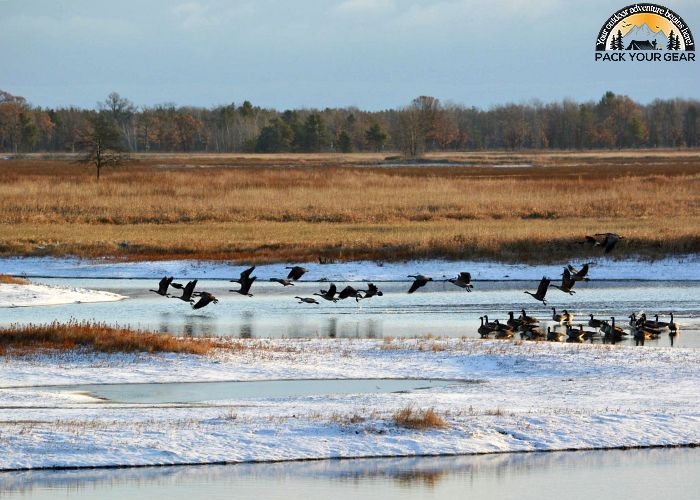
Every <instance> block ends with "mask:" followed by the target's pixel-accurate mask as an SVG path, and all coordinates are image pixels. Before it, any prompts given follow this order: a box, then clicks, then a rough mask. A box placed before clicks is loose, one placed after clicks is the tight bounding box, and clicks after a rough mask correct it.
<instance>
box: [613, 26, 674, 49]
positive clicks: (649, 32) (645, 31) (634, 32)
mask: <svg viewBox="0 0 700 500" xmlns="http://www.w3.org/2000/svg"><path fill="white" fill-rule="evenodd" d="M622 46H623V47H624V50H660V49H666V50H668V37H667V36H666V34H665V33H664V31H663V30H662V29H659V30H658V31H654V30H653V29H651V28H650V27H649V25H648V24H647V23H642V25H641V26H636V25H633V26H632V27H631V28H630V30H629V31H628V32H627V33H626V34H623V35H622ZM641 47H645V48H641ZM671 50H673V49H671Z"/></svg>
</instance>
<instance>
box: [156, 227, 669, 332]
mask: <svg viewBox="0 0 700 500" xmlns="http://www.w3.org/2000/svg"><path fill="white" fill-rule="evenodd" d="M621 239H623V237H622V236H619V235H617V234H615V233H600V234H596V235H595V236H586V238H585V240H584V241H581V242H579V243H580V244H585V245H589V246H592V247H601V248H602V249H603V251H604V253H609V252H610V251H611V250H612V249H613V248H614V247H615V245H616V244H617V242H618V241H619V240H621ZM590 265H591V263H585V264H583V266H581V269H576V268H575V267H573V266H572V265H568V266H567V267H565V268H564V271H563V273H562V274H561V276H562V279H561V284H559V285H551V286H552V287H554V288H557V289H559V290H561V291H562V292H564V293H567V294H569V295H573V294H575V293H576V292H575V291H574V290H573V288H574V285H576V283H578V282H579V281H590V278H588V271H589V269H590ZM285 269H289V270H290V271H289V274H287V277H286V278H270V281H272V282H276V283H279V284H281V285H282V286H285V287H287V286H294V282H295V281H298V280H299V279H300V278H301V277H302V276H303V275H304V274H306V273H307V272H308V269H306V268H304V267H301V266H290V267H286V268H285ZM253 271H255V266H252V267H250V268H248V269H246V270H244V271H242V272H241V273H240V276H239V277H238V278H237V279H232V280H230V281H231V282H232V283H238V284H239V285H240V288H238V289H237V290H229V291H230V292H234V293H238V294H240V295H244V296H247V297H252V296H253V294H252V293H250V289H251V287H252V286H253V283H254V282H255V280H256V279H257V277H256V276H252V274H253ZM408 277H409V278H413V282H412V283H411V286H410V288H409V289H408V293H414V292H415V291H416V290H418V289H419V288H421V287H424V286H425V285H426V284H428V282H430V281H433V278H432V277H430V276H424V275H422V274H410V275H408ZM445 281H448V282H450V283H452V284H454V285H455V286H458V287H460V288H462V289H464V290H466V291H467V292H471V291H472V289H473V288H474V285H472V283H471V274H470V273H468V272H460V273H459V274H458V275H457V276H456V277H455V278H450V279H447V280H445ZM551 281H552V280H551V279H550V278H547V277H542V280H541V281H540V284H539V286H538V287H537V291H536V292H535V293H532V292H528V291H525V293H526V294H528V295H530V296H532V297H533V298H534V299H535V300H538V301H540V302H542V304H544V305H547V301H546V298H545V297H546V295H547V292H548V290H549V288H550V284H551ZM196 286H197V280H196V279H195V280H192V281H190V282H188V283H187V284H186V285H184V286H183V285H182V284H180V283H173V277H167V276H165V277H163V279H161V280H160V283H159V286H158V290H150V291H151V292H155V293H157V294H158V295H161V296H164V297H170V298H176V299H179V300H182V301H184V302H187V303H188V304H190V305H191V306H192V308H193V309H201V308H203V307H206V306H207V305H209V304H211V303H214V304H216V303H218V300H217V298H216V297H215V296H214V295H213V294H212V293H210V292H206V291H201V292H199V291H198V292H196V291H195V287H196ZM170 287H172V288H175V289H179V290H182V294H181V295H180V296H173V295H170V294H169V293H168V289H169V288H170ZM313 295H314V296H318V297H320V298H321V299H323V300H327V301H329V302H334V303H335V302H338V301H339V300H344V299H347V298H354V299H355V301H359V300H360V299H368V298H371V297H375V296H378V297H381V296H382V295H383V293H382V291H381V290H379V289H378V288H377V286H376V285H375V284H373V283H367V288H366V289H355V288H354V287H352V286H350V285H348V286H346V287H345V288H343V289H342V290H341V291H340V292H339V291H338V289H337V287H336V285H335V283H331V284H330V285H329V286H328V288H327V289H325V290H324V289H322V290H320V291H319V292H317V293H314V294H313ZM195 298H196V299H198V300H195ZM295 298H296V299H298V300H299V304H319V302H318V300H317V299H316V298H315V297H300V296H296V297H295ZM521 313H522V314H521V315H520V317H518V318H516V317H515V315H514V313H513V312H512V311H511V312H509V313H508V315H509V319H508V320H507V321H506V322H505V323H501V322H500V321H499V320H496V321H494V322H490V321H489V318H488V316H482V317H481V318H479V319H480V320H481V326H480V327H479V329H478V332H479V334H480V335H481V337H482V338H489V337H490V335H492V334H493V335H494V336H495V338H501V339H508V338H512V337H513V335H514V334H515V333H516V332H519V333H520V337H521V338H522V339H527V340H545V339H546V340H549V341H562V340H567V341H569V342H583V341H584V340H593V339H595V338H601V339H602V340H603V341H604V342H611V343H615V342H618V341H620V340H623V339H624V338H625V337H627V336H628V335H629V334H632V336H633V338H634V340H635V342H636V344H637V345H644V341H645V340H650V339H654V338H658V336H659V335H660V334H661V333H662V332H663V331H668V332H669V335H670V337H671V345H673V339H674V338H675V337H676V336H677V335H678V331H679V327H678V323H676V322H675V321H674V319H673V314H671V319H670V321H668V322H663V321H659V316H658V315H656V319H655V321H650V320H648V319H647V317H646V314H642V315H641V316H640V317H639V318H637V317H636V315H635V314H632V315H630V321H629V327H630V332H629V333H628V332H626V331H625V330H623V329H622V328H620V327H619V326H616V325H615V318H614V317H611V318H610V320H611V321H607V320H600V319H596V318H594V315H593V314H591V315H590V320H589V321H588V326H589V327H592V328H595V329H596V330H595V331H591V330H584V326H583V325H582V324H581V325H579V326H578V327H577V328H574V327H573V326H572V324H573V319H574V315H573V314H572V313H570V312H568V311H567V310H564V311H563V313H561V314H558V313H557V312H556V309H555V308H552V321H554V322H558V323H559V324H560V325H562V324H564V325H566V331H565V332H561V331H556V327H555V329H554V330H553V329H552V328H551V327H547V331H546V332H543V331H542V330H540V329H539V327H538V326H537V325H538V324H539V320H538V319H537V318H535V317H533V316H528V315H527V313H526V312H525V309H522V310H521Z"/></svg>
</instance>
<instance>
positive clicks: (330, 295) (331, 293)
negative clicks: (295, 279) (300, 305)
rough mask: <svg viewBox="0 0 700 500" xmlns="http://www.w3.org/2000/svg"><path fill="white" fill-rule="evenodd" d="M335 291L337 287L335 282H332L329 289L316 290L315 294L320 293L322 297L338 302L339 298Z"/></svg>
mask: <svg viewBox="0 0 700 500" xmlns="http://www.w3.org/2000/svg"><path fill="white" fill-rule="evenodd" d="M335 293H336V287H335V283H331V284H330V286H329V287H328V290H321V292H320V293H319V292H316V293H314V295H318V296H319V297H321V298H322V299H326V300H329V301H332V302H338V299H336V298H335Z"/></svg>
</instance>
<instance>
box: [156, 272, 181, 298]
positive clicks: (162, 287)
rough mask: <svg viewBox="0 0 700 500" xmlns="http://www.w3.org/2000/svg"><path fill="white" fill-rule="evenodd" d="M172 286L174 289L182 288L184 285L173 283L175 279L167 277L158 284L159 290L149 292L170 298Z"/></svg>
mask: <svg viewBox="0 0 700 500" xmlns="http://www.w3.org/2000/svg"><path fill="white" fill-rule="evenodd" d="M169 286H172V287H173V288H180V289H181V288H182V285H181V284H179V283H173V277H172V276H171V277H170V278H168V277H167V276H163V279H161V280H160V282H159V283H158V290H149V292H155V293H157V294H158V295H162V296H163V297H169V295H168V287H169Z"/></svg>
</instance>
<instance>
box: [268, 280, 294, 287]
mask: <svg viewBox="0 0 700 500" xmlns="http://www.w3.org/2000/svg"><path fill="white" fill-rule="evenodd" d="M270 281H274V282H275V283H279V284H280V285H282V286H294V283H292V280H290V279H285V278H270Z"/></svg>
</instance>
